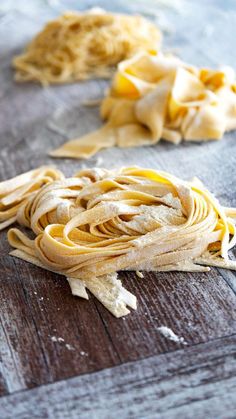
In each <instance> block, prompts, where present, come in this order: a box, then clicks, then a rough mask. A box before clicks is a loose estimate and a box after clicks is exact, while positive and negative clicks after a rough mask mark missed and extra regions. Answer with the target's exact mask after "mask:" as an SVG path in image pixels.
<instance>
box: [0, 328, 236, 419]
mask: <svg viewBox="0 0 236 419" xmlns="http://www.w3.org/2000/svg"><path fill="white" fill-rule="evenodd" d="M235 359H236V335H234V336H232V337H228V338H224V339H222V340H215V341H211V342H208V343H205V344H201V345H198V346H193V347H191V348H187V349H186V350H179V351H176V352H174V353H173V352H172V353H169V354H163V355H159V356H154V357H151V358H147V359H145V360H142V361H139V362H132V363H128V364H125V365H121V366H118V367H114V368H110V369H106V370H104V371H101V372H98V373H93V374H89V375H83V376H80V377H75V378H71V379H69V380H66V381H65V380H63V381H61V382H59V383H53V384H50V385H46V386H41V387H39V388H38V389H34V390H29V391H26V392H25V391H24V392H21V393H16V394H13V395H11V396H8V397H2V398H1V399H0V409H1V412H2V416H3V417H4V419H9V418H15V417H17V419H26V418H32V417H33V418H58V419H67V418H69V419H76V418H78V417H79V418H83V419H90V418H92V419H97V418H103V419H113V418H114V419H115V418H117V417H121V418H122V419H131V418H150V419H151V418H157V419H175V418H179V417H181V418H184V419H192V418H194V419H195V418H199V419H200V418H207V419H216V418H225V419H229V418H232V419H233V418H235V410H236V398H235V392H236V360H235Z"/></svg>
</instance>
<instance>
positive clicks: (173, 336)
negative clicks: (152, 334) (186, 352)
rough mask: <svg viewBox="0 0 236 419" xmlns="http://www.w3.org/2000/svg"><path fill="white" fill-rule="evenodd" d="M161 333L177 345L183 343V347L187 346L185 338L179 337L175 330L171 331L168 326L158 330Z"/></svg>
mask: <svg viewBox="0 0 236 419" xmlns="http://www.w3.org/2000/svg"><path fill="white" fill-rule="evenodd" d="M157 330H159V332H160V333H161V334H162V335H163V336H164V337H165V338H167V339H169V340H172V341H173V342H176V343H182V344H183V345H187V342H185V340H184V338H183V337H179V336H177V335H176V334H175V333H174V332H173V330H171V329H170V328H169V327H166V326H160V327H158V328H157Z"/></svg>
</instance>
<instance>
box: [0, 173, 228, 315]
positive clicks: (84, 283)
mask: <svg viewBox="0 0 236 419" xmlns="http://www.w3.org/2000/svg"><path fill="white" fill-rule="evenodd" d="M46 179H47V181H46ZM40 181H41V183H40ZM32 182H33V183H32ZM14 185H15V189H14ZM32 185H33V186H32ZM39 185H40V186H39ZM0 192H1V199H0V203H1V205H2V208H3V207H4V205H6V203H7V210H6V211H5V216H4V218H3V219H2V221H3V223H2V227H4V226H5V223H6V222H8V221H9V223H10V220H11V219H12V214H13V215H14V220H15V221H17V222H18V223H19V224H21V225H23V226H26V227H28V228H30V229H31V230H32V231H33V233H34V238H33V239H30V238H29V237H28V236H27V235H26V234H25V233H23V232H22V231H20V230H19V229H17V228H12V229H10V230H9V232H8V240H9V243H10V244H11V246H12V247H14V248H15V250H13V251H12V252H11V254H12V255H13V256H16V257H19V258H21V259H24V260H26V261H28V262H31V263H33V264H35V265H37V266H40V267H43V268H45V269H48V270H51V271H52V272H56V273H59V274H61V275H64V276H65V277H67V279H68V281H69V284H70V286H71V289H72V293H73V294H74V295H79V296H80V297H82V298H86V299H87V298H88V294H87V292H86V289H88V290H90V292H92V293H93V294H94V295H95V296H96V297H97V298H98V299H99V300H100V301H101V302H102V304H104V305H105V307H106V308H107V309H108V310H110V311H111V313H113V314H114V315H115V316H116V317H120V316H123V315H126V314H128V313H129V310H128V307H131V308H133V309H135V308H136V298H135V296H134V295H132V294H131V293H130V292H128V291H127V290H125V289H124V287H123V286H122V284H121V282H120V281H119V280H118V279H117V272H118V271H122V270H123V271H129V270H134V271H154V272H158V271H173V270H177V271H178V270H179V271H199V272H201V271H207V270H209V266H219V267H223V268H228V269H236V262H234V261H230V260H229V259H228V251H229V250H230V249H231V248H232V247H233V246H234V245H235V241H236V232H235V224H234V221H233V217H236V209H234V208H225V207H222V206H221V205H220V204H219V202H218V201H217V200H216V199H215V198H214V196H213V195H212V194H211V193H210V192H209V191H208V190H207V189H206V188H205V187H204V185H203V184H202V183H201V182H200V181H199V180H197V179H195V180H194V181H192V182H186V181H183V180H181V179H178V178H176V177H174V176H172V175H170V174H168V173H166V172H162V171H156V170H152V169H145V168H140V167H128V168H121V169H118V170H106V169H96V168H94V169H86V170H82V171H80V172H79V173H77V174H75V175H74V176H73V177H71V178H65V177H64V176H63V175H62V174H61V172H59V171H57V170H56V169H53V168H52V169H50V168H39V169H36V170H35V171H32V172H28V173H26V174H23V175H21V176H19V177H17V178H14V179H12V180H10V181H7V182H3V183H2V184H0ZM3 213H4V211H3ZM0 226H1V225H0ZM205 265H207V266H205ZM144 280H145V279H144ZM139 281H140V280H139Z"/></svg>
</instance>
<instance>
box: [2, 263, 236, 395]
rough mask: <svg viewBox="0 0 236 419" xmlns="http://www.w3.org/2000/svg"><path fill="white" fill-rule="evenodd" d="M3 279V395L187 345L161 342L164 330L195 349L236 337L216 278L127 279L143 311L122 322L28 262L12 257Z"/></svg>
mask: <svg viewBox="0 0 236 419" xmlns="http://www.w3.org/2000/svg"><path fill="white" fill-rule="evenodd" d="M0 272H1V273H2V274H3V275H2V280H1V283H2V286H1V287H0V290H1V291H0V300H1V301H3V306H2V310H1V319H2V327H3V332H4V334H3V336H2V339H1V345H2V353H3V360H2V361H3V371H2V374H3V377H4V381H5V383H6V388H5V390H4V391H3V394H4V393H6V392H14V391H16V390H20V389H22V388H31V387H34V386H38V385H40V384H44V383H48V382H53V381H55V380H59V379H63V378H67V377H71V376H73V375H76V374H81V373H85V372H89V371H96V370H98V369H102V368H105V367H109V366H113V365H116V364H118V363H122V362H127V361H131V360H136V359H139V358H144V357H146V356H151V355H154V354H159V353H163V352H167V351H173V350H175V349H178V348H180V347H181V346H183V345H182V344H178V343H174V342H172V341H170V340H168V339H166V338H165V337H163V336H162V335H160V333H159V331H158V327H159V326H161V325H164V326H168V327H170V328H171V329H173V331H174V332H175V333H176V334H177V335H179V336H182V337H184V339H185V340H186V342H187V343H188V344H189V345H193V344H196V343H199V342H205V341H208V340H209V339H212V338H216V337H220V336H227V335H230V334H232V333H236V313H235V295H234V293H233V291H232V290H231V289H230V288H229V287H228V286H227V285H226V283H225V282H224V280H223V279H222V277H221V276H220V275H218V274H217V271H213V272H212V273H211V274H201V275H200V274H196V273H195V274H189V275H185V274H182V273H169V274H164V273H160V274H157V275H155V274H145V279H144V280H140V279H138V278H137V277H136V276H135V274H133V273H130V274H129V275H127V274H126V275H123V276H124V277H125V276H126V279H125V280H124V283H125V285H126V286H127V288H128V289H130V290H131V291H132V292H134V293H135V294H136V295H137V296H138V310H137V311H136V312H132V314H131V315H129V316H128V317H126V318H123V319H115V318H114V317H113V316H112V315H111V314H110V313H108V312H107V311H106V310H105V309H104V307H102V306H101V305H100V304H99V303H98V302H96V301H94V299H93V298H92V299H90V301H89V302H87V301H81V300H80V299H78V298H76V297H73V296H72V295H71V294H70V290H69V287H68V285H67V283H66V281H65V280H64V279H63V278H62V277H60V276H58V275H52V274H51V273H49V272H45V271H44V270H42V269H39V268H36V267H32V266H30V265H28V264H25V262H23V261H19V260H11V259H10V258H9V257H7V256H6V257H4V258H3V259H2V260H1V269H0ZM94 304H95V305H94Z"/></svg>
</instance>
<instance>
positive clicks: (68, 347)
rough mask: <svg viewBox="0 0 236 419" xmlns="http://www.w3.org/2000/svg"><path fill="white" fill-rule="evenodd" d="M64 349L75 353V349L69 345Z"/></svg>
mask: <svg viewBox="0 0 236 419" xmlns="http://www.w3.org/2000/svg"><path fill="white" fill-rule="evenodd" d="M66 349H68V350H69V351H75V348H74V347H73V346H71V345H70V344H69V343H66Z"/></svg>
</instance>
